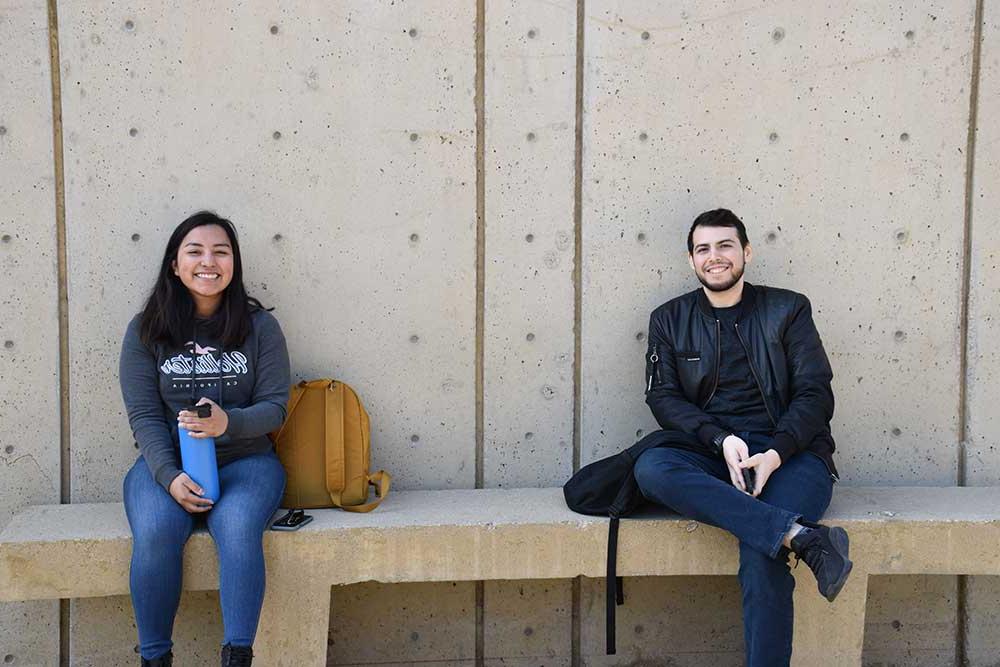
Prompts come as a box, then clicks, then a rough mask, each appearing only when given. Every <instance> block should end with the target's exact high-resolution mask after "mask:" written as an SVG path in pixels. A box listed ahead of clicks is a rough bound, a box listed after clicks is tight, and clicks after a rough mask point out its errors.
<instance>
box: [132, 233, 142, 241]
mask: <svg viewBox="0 0 1000 667" xmlns="http://www.w3.org/2000/svg"><path fill="white" fill-rule="evenodd" d="M141 238H142V237H141V236H139V235H138V234H133V235H132V240H133V241H138V240H139V239H141Z"/></svg>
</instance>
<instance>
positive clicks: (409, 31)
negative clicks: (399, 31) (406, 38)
mask: <svg viewBox="0 0 1000 667" xmlns="http://www.w3.org/2000/svg"><path fill="white" fill-rule="evenodd" d="M407 32H408V33H409V35H410V37H416V36H417V29H416V28H410V29H409V30H408V31H407Z"/></svg>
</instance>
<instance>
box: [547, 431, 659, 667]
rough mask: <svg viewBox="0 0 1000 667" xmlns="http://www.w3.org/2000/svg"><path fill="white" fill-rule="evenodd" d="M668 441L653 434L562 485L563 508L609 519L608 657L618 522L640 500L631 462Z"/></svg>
mask: <svg viewBox="0 0 1000 667" xmlns="http://www.w3.org/2000/svg"><path fill="white" fill-rule="evenodd" d="M669 440H670V438H669V436H668V434H667V432H666V431H653V432H652V433H650V434H649V435H647V436H646V437H644V438H643V439H642V440H640V441H639V442H637V443H635V444H634V445H632V446H631V447H629V448H628V449H626V450H624V451H622V452H619V453H617V454H615V455H614V456H609V457H608V458H606V459H601V460H600V461H594V462H593V463H590V464H587V465H585V466H584V467H582V468H580V470H579V471H577V473H576V474H575V475H573V476H572V477H570V479H569V481H568V482H566V484H564V485H563V495H564V496H565V497H566V505H567V506H569V508H570V509H571V510H573V511H574V512H578V513H580V514H589V515H591V516H607V517H610V518H611V523H610V524H609V526H608V570H607V598H606V600H605V604H606V614H607V616H606V624H605V629H606V640H607V652H608V655H614V654H615V605H616V604H625V594H624V591H623V590H622V580H621V578H620V577H618V576H617V566H618V519H619V518H621V517H623V516H627V515H628V514H631V513H632V512H634V511H635V510H636V508H637V507H639V505H641V504H642V503H643V501H644V498H643V497H642V493H641V492H640V491H639V485H638V484H637V483H636V481H635V472H634V471H633V468H634V467H635V462H636V461H638V460H639V456H640V455H641V454H642V453H643V452H645V451H646V450H647V449H652V448H654V447H662V446H663V445H665V444H666V443H667V442H668V441H669Z"/></svg>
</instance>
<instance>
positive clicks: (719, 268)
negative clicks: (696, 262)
mask: <svg viewBox="0 0 1000 667" xmlns="http://www.w3.org/2000/svg"><path fill="white" fill-rule="evenodd" d="M728 270H729V265H728V264H715V265H713V266H710V267H708V268H707V269H705V273H709V274H713V275H714V274H717V273H722V272H723V271H728Z"/></svg>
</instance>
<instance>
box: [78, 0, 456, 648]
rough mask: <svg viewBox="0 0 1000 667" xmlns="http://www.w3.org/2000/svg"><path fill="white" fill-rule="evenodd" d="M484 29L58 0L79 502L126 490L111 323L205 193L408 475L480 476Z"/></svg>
mask: <svg viewBox="0 0 1000 667" xmlns="http://www.w3.org/2000/svg"><path fill="white" fill-rule="evenodd" d="M272 26H273V27H274V29H275V32H273V33H272ZM411 31H412V32H413V34H412V35H411V34H410V32H411ZM474 31H475V5H474V4H469V3H463V4H462V5H461V6H459V5H455V4H453V3H448V2H437V3H432V4H428V3H421V4H419V5H416V4H413V3H403V4H401V3H378V4H373V3H371V2H367V1H366V0H358V1H355V2H342V3H336V4H335V5H332V4H329V3H316V2H305V1H303V2H285V3H281V6H280V8H278V7H270V6H265V5H260V4H250V5H239V6H234V5H232V4H231V3H209V4H204V3H200V4H192V3H186V2H176V1H175V2H167V3H157V4H153V5H148V6H143V7H138V6H125V5H121V4H118V3H115V2H110V1H101V2H87V3H64V6H62V7H61V10H60V37H61V41H62V44H63V58H62V60H63V73H64V80H65V85H64V104H63V109H64V122H65V128H66V136H67V143H66V160H67V175H66V202H67V215H68V218H69V220H70V221H71V223H70V225H69V253H70V258H71V260H70V262H71V266H70V277H69V291H70V309H71V312H70V326H71V331H70V344H71V348H72V358H73V363H74V373H73V385H72V401H71V406H72V407H71V409H72V426H73V433H74V445H73V448H74V457H73V470H72V485H73V500H74V501H76V502H79V501H101V500H117V499H118V498H119V497H120V487H121V479H122V477H123V476H124V474H125V471H126V470H127V469H128V466H129V465H130V464H131V462H132V460H133V459H134V457H135V451H134V450H133V449H132V447H131V440H130V438H129V434H128V428H127V424H126V420H125V415H124V412H123V411H122V410H121V408H120V405H121V403H120V398H119V396H118V389H117V387H116V383H117V377H116V370H117V355H118V350H119V345H120V338H121V335H122V332H123V331H124V327H125V324H126V323H127V321H128V319H129V318H130V317H131V316H132V315H133V314H134V313H135V312H136V311H138V309H139V308H140V306H141V303H142V300H143V299H144V298H145V296H146V294H147V292H148V290H149V288H150V287H151V285H152V283H153V279H154V277H155V276H154V270H155V268H154V267H155V266H156V265H157V264H158V263H159V261H160V253H162V248H163V245H164V243H165V241H166V238H167V235H168V234H169V232H170V230H171V229H172V228H173V227H174V226H175V225H176V224H177V223H179V222H180V221H181V220H182V219H183V218H184V217H185V216H186V215H188V214H189V213H190V212H192V211H193V210H197V209H199V208H206V207H207V208H213V209H216V210H217V211H218V212H219V213H221V214H222V215H225V216H227V217H229V218H230V219H232V220H233V222H234V223H235V224H236V226H237V228H238V229H239V231H240V232H241V235H242V236H241V240H242V246H243V251H244V265H245V267H246V281H247V284H248V289H249V290H250V292H251V294H253V295H255V296H257V297H259V298H261V300H262V301H263V302H264V303H265V305H267V306H275V307H276V310H275V315H276V317H277V318H278V320H279V321H280V322H281V324H282V327H283V329H284V331H285V332H286V335H287V338H288V344H289V349H290V350H291V357H292V368H293V374H294V376H295V377H296V379H298V378H302V377H317V376H318V377H326V376H336V377H338V378H340V379H342V380H344V381H346V382H348V383H350V384H352V385H354V386H355V387H357V389H358V391H359V393H360V395H361V397H362V399H363V400H364V402H365V405H366V407H367V409H368V411H369V413H370V415H371V418H372V425H373V432H372V438H373V452H374V453H375V454H374V457H375V461H374V464H375V466H376V467H378V468H382V467H384V468H386V469H388V470H389V471H391V473H392V474H393V476H394V480H393V481H394V486H395V487H396V488H421V487H471V486H473V484H474V470H475V450H474V446H473V443H474V433H475V421H474V402H475V393H474V392H475V382H474V367H473V361H474V356H473V354H474V337H475V283H474V271H475V178H476V169H475V145H476V137H475V116H474V96H473V87H474V86H473V84H474V71H475V70H474V68H475V59H474V57H472V56H471V55H470V54H473V53H474V48H473V45H474V35H475V32H474ZM133 135H134V136H133ZM133 235H138V236H137V240H133ZM95 248H101V249H104V252H102V253H96V252H93V249H95ZM108 254H110V255H112V256H113V257H115V261H114V266H115V272H116V275H117V276H127V277H128V278H127V279H124V280H122V279H117V278H116V279H115V280H110V281H109V280H108V274H107V268H108V265H107V260H106V255H108ZM414 378H420V381H419V382H414ZM105 406H112V409H104V408H105ZM194 613H197V614H200V615H207V614H210V613H215V612H214V610H212V609H210V608H205V609H202V610H200V611H198V612H194ZM460 620H461V619H455V622H460ZM129 621H130V617H129V615H128V614H124V615H122V616H121V617H119V618H117V619H116V620H115V621H113V622H114V623H115V624H119V625H121V624H125V623H128V622H129ZM85 625H87V622H80V623H77V624H76V627H83V626H85ZM371 639H374V637H371ZM446 649H447V647H442V650H446Z"/></svg>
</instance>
